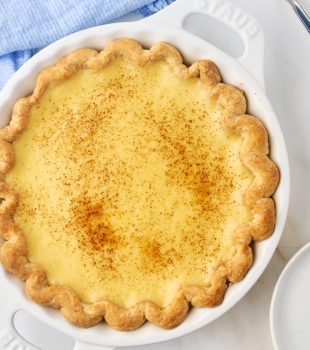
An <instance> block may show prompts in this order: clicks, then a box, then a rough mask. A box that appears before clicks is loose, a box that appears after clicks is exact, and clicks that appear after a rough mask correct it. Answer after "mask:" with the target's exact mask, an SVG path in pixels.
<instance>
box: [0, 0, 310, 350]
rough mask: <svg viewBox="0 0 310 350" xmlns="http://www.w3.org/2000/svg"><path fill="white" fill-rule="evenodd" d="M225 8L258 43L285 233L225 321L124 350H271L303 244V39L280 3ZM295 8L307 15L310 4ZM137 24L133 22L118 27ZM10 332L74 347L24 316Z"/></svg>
mask: <svg viewBox="0 0 310 350" xmlns="http://www.w3.org/2000/svg"><path fill="white" fill-rule="evenodd" d="M230 1H231V2H233V3H235V4H236V5H238V6H239V7H241V8H243V9H244V10H246V11H247V12H249V13H250V14H251V15H252V16H253V17H254V18H255V19H256V20H257V21H258V22H259V23H260V25H261V26H262V29H263V31H264V35H265V82H266V94H267V96H268V98H269V100H270V102H271V104H272V106H273V108H274V110H275V112H276V114H277V116H278V119H279V122H280V125H281V127H282V130H283V133H284V137H285V140H286V144H287V148H288V154H289V160H290V168H291V178H292V187H291V201H290V209H289V215H288V220H287V224H286V227H285V231H284V234H283V237H282V239H281V241H280V245H279V247H278V249H277V251H276V253H275V255H274V257H273V258H272V260H271V262H270V264H269V266H268V267H267V269H266V271H265V272H264V274H263V275H262V277H261V278H260V279H259V281H258V282H257V284H256V285H255V286H254V287H253V288H252V290H251V291H250V292H249V293H248V294H247V295H246V296H245V297H244V298H243V299H242V300H241V301H240V302H239V303H238V304H237V305H236V306H235V307H234V308H232V309H231V310H230V311H229V312H227V313H226V314H225V315H224V316H222V317H220V318H219V319H217V320H216V321H214V322H213V323H211V324H209V325H207V326H205V327H204V328H202V329H200V330H198V331H196V332H193V333H191V334H189V335H186V336H183V337H181V338H179V339H176V340H172V341H168V342H165V343H160V344H154V345H144V346H137V347H128V348H125V349H127V350H142V349H145V350H159V349H161V350H176V349H182V350H191V349H192V348H194V349H195V350H205V349H212V350H222V349H223V350H224V349H225V350H240V349H242V350H243V349H246V350H247V349H251V350H261V349H264V350H269V349H270V350H272V349H273V346H272V342H271V336H270V331H269V306H270V301H271V296H272V292H273V289H274V286H275V283H276V281H277V278H278V277H279V274H280V272H281V270H282V269H283V267H284V265H285V263H286V262H287V261H288V260H289V258H290V257H291V256H292V255H293V254H294V253H295V252H296V251H297V250H298V249H299V248H300V247H301V246H302V245H304V244H305V243H306V242H308V241H310V195H309V190H310V34H309V33H308V32H307V30H306V29H305V28H304V27H303V25H302V23H301V22H300V21H299V19H298V17H297V16H296V14H295V13H294V12H293V10H292V8H291V7H290V5H289V4H288V2H287V1H286V0H230ZM300 2H301V3H302V4H303V5H304V8H305V9H306V10H307V11H308V13H309V14H310V0H300ZM137 18H138V17H137V15H134V14H132V15H129V16H126V17H125V20H134V19H137ZM122 20H124V18H122ZM207 26H208V24H207V21H204V22H203V23H202V22H195V23H190V24H189V28H190V29H191V31H193V32H195V33H200V34H201V36H202V37H204V38H208V36H207V33H208V31H209V28H208V27H207ZM212 40H214V38H212ZM1 303H10V299H9V298H8V296H6V295H4V293H3V292H2V291H1V290H0V310H4V309H5V308H1ZM309 319H310V317H309ZM6 322H7V323H8V322H9V320H7V319H6V318H5V314H4V313H3V312H1V311H0V331H1V327H6V325H5V323H6ZM15 326H16V328H17V329H18V331H19V332H20V334H21V335H22V336H23V337H24V338H26V339H28V340H29V341H31V343H32V344H34V345H36V346H37V347H38V348H39V349H42V350H55V349H60V350H70V349H72V347H73V341H72V340H71V339H70V338H68V337H67V336H65V335H62V334H61V333H59V332H58V331H55V330H52V329H50V328H49V327H47V326H45V325H42V324H41V322H39V321H37V320H36V319H34V318H33V317H32V316H30V315H28V314H27V313H25V312H23V311H20V312H18V313H17V314H16V316H15ZM292 350H293V349H292Z"/></svg>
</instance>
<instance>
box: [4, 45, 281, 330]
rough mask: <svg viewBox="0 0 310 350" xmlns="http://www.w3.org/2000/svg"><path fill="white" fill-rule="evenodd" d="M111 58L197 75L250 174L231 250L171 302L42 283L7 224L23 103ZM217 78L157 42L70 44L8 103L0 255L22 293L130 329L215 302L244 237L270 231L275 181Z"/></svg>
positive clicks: (238, 95) (245, 244)
mask: <svg viewBox="0 0 310 350" xmlns="http://www.w3.org/2000/svg"><path fill="white" fill-rule="evenodd" d="M119 57H123V58H125V59H127V60H129V61H131V62H134V63H135V64H138V65H140V66H145V65H148V64H150V63H152V62H155V61H159V60H165V61H166V62H167V63H168V65H169V67H170V68H171V69H172V71H173V73H174V74H175V75H176V76H178V77H181V78H184V79H190V78H200V79H201V81H202V82H203V84H204V86H205V88H206V91H207V92H208V94H209V96H211V97H212V98H214V99H216V101H217V105H218V106H219V109H220V118H221V123H222V126H223V128H224V129H225V130H228V131H229V132H232V133H236V134H238V135H241V138H242V144H241V149H240V159H241V161H242V163H243V164H244V165H245V166H246V167H247V168H248V169H249V170H250V171H251V172H252V174H254V180H253V181H252V182H251V184H250V185H249V187H248V188H247V191H246V192H245V193H244V194H243V197H242V198H243V203H244V205H245V206H246V207H247V208H248V209H249V210H250V211H251V213H252V216H253V219H252V221H250V222H248V223H245V224H242V225H241V226H239V227H238V228H237V229H235V230H234V231H233V232H232V233H231V234H230V235H231V236H230V242H231V244H232V245H233V246H234V254H233V255H232V256H231V258H230V259H229V260H228V261H226V262H225V263H221V264H219V265H218V266H217V268H216V270H215V271H214V273H213V275H212V281H211V283H210V285H208V286H205V287H202V286H196V285H189V286H182V287H180V288H179V289H178V292H177V293H176V295H175V296H174V298H173V301H172V302H171V303H170V304H169V305H168V306H166V307H164V308H161V307H159V306H158V305H157V304H156V303H154V302H151V301H147V300H146V301H142V302H139V303H137V304H136V305H134V306H132V307H130V308H129V309H126V308H122V307H120V306H118V305H116V304H115V303H112V302H111V301H108V300H103V301H100V302H96V303H91V304H87V303H83V302H81V300H80V298H79V296H78V294H77V293H76V292H75V291H74V290H73V289H72V288H70V287H65V286H61V285H49V282H48V279H47V275H46V272H45V270H44V269H43V268H42V267H40V266H39V265H36V264H34V263H30V262H29V261H28V259H27V241H26V238H25V236H24V234H23V232H22V230H21V229H20V228H19V226H18V225H17V224H16V223H15V222H14V213H15V211H16V208H17V205H18V198H19V196H18V193H17V192H16V191H15V190H14V189H13V188H11V187H10V186H9V185H8V184H7V183H6V176H7V174H8V173H9V172H10V170H11V169H12V168H13V166H14V152H13V147H12V143H13V142H14V141H15V140H16V139H17V138H18V137H19V135H20V134H21V133H22V132H23V130H24V129H25V127H26V125H27V122H28V119H29V115H30V111H31V108H32V107H33V106H34V105H36V104H37V103H38V101H40V99H41V97H42V96H43V95H44V93H45V91H46V89H47V88H48V87H49V86H50V85H51V84H55V83H59V82H61V81H64V80H66V79H68V78H70V77H71V76H72V75H73V74H74V73H75V72H77V71H80V70H84V69H91V70H100V69H103V68H104V67H105V66H106V65H108V64H109V63H110V62H112V61H114V60H115V59H117V58H119ZM220 81H221V77H220V74H219V72H218V69H217V67H216V66H215V64H214V63H213V62H211V61H208V60H202V61H198V62H195V63H193V64H192V65H191V66H190V67H187V66H185V65H184V64H183V63H182V57H181V55H180V53H179V52H178V51H177V50H176V49H175V48H174V47H173V46H171V45H169V44H166V43H162V42H160V43H157V44H155V45H153V46H152V47H151V48H150V49H149V50H144V49H143V48H142V47H141V45H140V44H139V43H137V42H136V41H134V40H131V39H118V40H115V41H112V42H110V43H109V44H108V45H107V46H106V48H105V49H104V50H103V51H102V52H97V51H95V50H92V49H79V50H76V51H74V52H72V53H70V54H69V55H67V56H66V57H64V58H63V59H61V60H59V61H58V62H57V63H56V64H55V65H53V66H51V67H49V68H47V69H44V70H43V71H42V72H41V73H40V75H39V77H38V80H37V85H36V87H35V90H34V92H33V94H32V95H31V96H29V97H26V98H21V99H20V100H18V101H17V102H16V104H15V106H14V110H13V115H12V119H11V122H10V124H9V125H8V126H6V127H4V128H3V129H1V130H0V173H1V183H0V193H1V194H0V197H1V198H2V202H1V205H0V234H1V235H2V236H3V238H4V239H5V240H6V242H5V243H4V244H3V245H2V248H1V255H0V258H1V263H2V265H3V267H4V268H5V269H6V270H7V271H9V272H11V273H13V274H14V275H15V276H17V277H18V278H19V279H21V280H24V281H26V293H27V295H28V296H29V297H30V298H31V299H32V300H34V301H35V302H37V303H38V304H40V305H44V306H50V307H53V308H59V309H60V310H61V312H62V313H63V315H64V316H65V317H66V318H67V319H68V320H69V321H70V322H71V323H73V324H74V325H76V326H79V327H84V328H87V327H91V326H94V325H95V324H97V323H98V322H100V321H101V320H102V319H104V320H105V321H106V322H107V323H108V325H109V326H111V327H112V328H114V329H117V330H122V331H124V330H126V331H128V330H133V329H136V328H138V327H140V326H141V325H142V324H143V323H144V322H145V320H148V321H150V322H152V323H153V324H155V325H157V326H159V327H162V328H166V329H169V328H173V327H176V326H178V325H179V324H180V323H181V322H182V321H183V320H184V318H185V317H186V314H187V312H188V310H189V305H190V304H191V305H193V306H195V307H211V306H215V305H219V304H220V303H221V302H222V299H223V296H224V293H225V291H226V288H227V284H228V282H237V281H239V280H241V279H242V278H243V276H244V275H245V273H246V272H247V271H248V269H249V268H250V266H251V264H252V249H251V247H250V246H249V245H250V243H251V242H252V241H262V240H264V239H266V238H267V237H268V236H269V235H270V234H271V233H272V232H273V229H274V224H275V209H274V202H273V200H272V199H271V198H270V196H271V195H272V194H273V192H274V191H275V189H276V187H277V184H278V181H279V173H278V169H277V167H276V166H275V164H274V163H273V162H272V161H271V160H270V158H269V157H268V153H269V145H268V136H267V132H266V130H265V128H264V127H263V125H262V123H261V122H260V121H259V120H258V119H256V118H255V117H253V116H250V115H247V114H245V112H246V100H245V97H244V94H243V92H242V91H241V90H240V89H238V88H236V87H233V86H230V85H226V84H223V83H221V82H220Z"/></svg>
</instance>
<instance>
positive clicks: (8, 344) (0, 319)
mask: <svg viewBox="0 0 310 350" xmlns="http://www.w3.org/2000/svg"><path fill="white" fill-rule="evenodd" d="M20 310H21V308H20V307H18V306H17V305H12V303H6V304H5V305H4V310H1V313H0V349H3V350H11V349H23V350H37V348H36V347H35V346H33V345H32V344H31V343H29V342H28V341H26V340H25V339H24V338H23V337H22V336H21V335H20V334H19V333H18V332H17V330H16V328H15V326H14V317H15V314H16V313H17V312H18V311H20ZM8 320H9V322H8ZM2 323H3V325H2ZM4 325H5V326H4Z"/></svg>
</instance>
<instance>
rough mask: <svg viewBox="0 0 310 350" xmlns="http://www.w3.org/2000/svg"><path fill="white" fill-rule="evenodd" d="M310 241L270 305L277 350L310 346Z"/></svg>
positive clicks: (300, 349)
mask: <svg viewBox="0 0 310 350" xmlns="http://www.w3.org/2000/svg"><path fill="white" fill-rule="evenodd" d="M309 271H310V242H309V243H308V244H306V245H305V246H304V247H302V248H301V249H300V250H299V251H298V252H297V253H296V254H295V255H294V256H293V257H292V259H291V260H290V261H289V263H288V264H287V265H286V266H285V268H284V270H283V271H282V273H281V275H280V277H279V279H278V282H277V284H276V287H275V289H274V292H273V296H272V301H271V306H270V330H271V336H272V341H273V344H274V347H275V349H276V350H290V349H294V350H304V349H309V344H310V302H309V289H310V279H309Z"/></svg>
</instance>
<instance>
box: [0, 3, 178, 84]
mask: <svg viewBox="0 0 310 350" xmlns="http://www.w3.org/2000/svg"><path fill="white" fill-rule="evenodd" d="M173 1H174V0H156V1H154V0H66V1H63V0H49V1H47V0H31V1H20V0H11V1H5V0H0V90H1V89H2V88H3V86H4V85H5V83H6V82H7V81H8V80H9V78H10V77H11V76H12V74H13V73H14V72H15V71H16V70H17V69H18V68H19V67H20V66H21V65H23V64H24V63H25V62H26V61H27V60H28V59H29V58H30V57H31V56H33V55H34V54H35V53H36V52H38V51H39V50H40V49H41V48H43V47H44V46H46V45H48V44H50V43H52V42H54V41H55V40H58V39H60V38H62V37H64V36H66V35H68V34H71V33H74V32H77V31H79V30H82V29H85V28H89V27H93V26H97V25H101V24H104V23H107V22H109V21H111V20H113V19H115V18H118V17H120V16H123V15H125V14H126V13H129V12H132V11H138V13H139V14H140V15H141V16H143V17H147V16H150V15H151V14H153V13H155V12H157V11H159V10H161V9H163V8H164V7H165V6H167V5H169V4H170V3H172V2H173Z"/></svg>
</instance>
